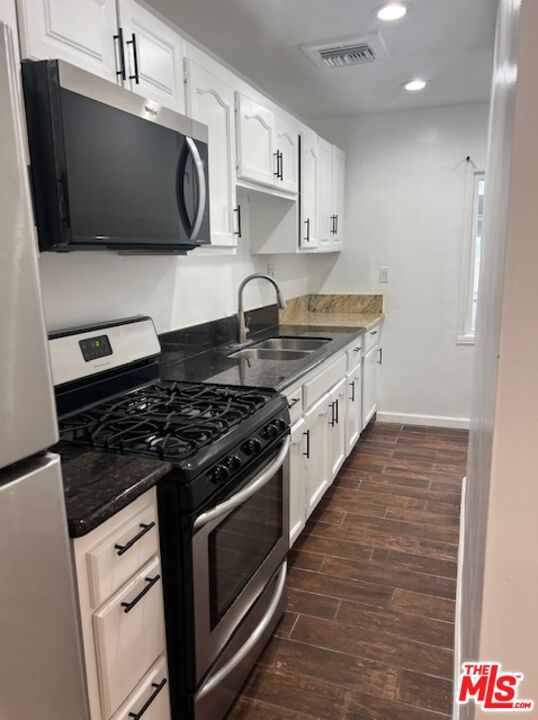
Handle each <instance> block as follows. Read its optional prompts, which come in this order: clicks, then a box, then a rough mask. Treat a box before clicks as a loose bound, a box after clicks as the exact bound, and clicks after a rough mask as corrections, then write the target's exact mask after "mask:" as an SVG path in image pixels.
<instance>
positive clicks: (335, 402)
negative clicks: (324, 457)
mask: <svg viewBox="0 0 538 720" xmlns="http://www.w3.org/2000/svg"><path fill="white" fill-rule="evenodd" d="M346 396H347V385H346V378H342V380H341V381H340V382H339V383H338V385H336V387H335V388H334V389H333V390H331V393H330V403H329V467H330V481H331V482H332V481H333V480H334V478H335V477H336V476H337V474H338V471H339V470H340V468H341V467H342V464H343V462H344V460H345V459H346V456H347V453H346Z"/></svg>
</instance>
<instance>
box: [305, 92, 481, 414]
mask: <svg viewBox="0 0 538 720" xmlns="http://www.w3.org/2000/svg"><path fill="white" fill-rule="evenodd" d="M487 118H488V108H487V105H483V104H480V105H462V106H452V107H445V108H435V109H428V110H417V111H407V112H397V113H382V114H376V115H362V116H356V117H349V118H341V119H338V120H329V121H323V122H318V123H316V129H317V130H318V132H319V133H320V134H322V135H324V136H325V137H327V138H329V139H330V140H332V141H333V142H335V143H336V144H337V145H339V146H340V147H342V148H343V149H344V150H345V151H346V154H347V157H346V168H347V170H346V173H347V174H346V204H345V238H346V241H345V249H344V251H343V253H342V254H341V255H340V256H329V257H325V258H320V257H314V258H311V260H310V274H309V283H310V289H311V291H321V292H366V293H368V292H382V293H383V294H384V297H385V311H386V314H387V318H386V321H385V329H384V336H383V349H384V367H383V372H382V381H381V389H380V401H379V409H380V417H383V418H384V419H393V420H397V421H407V422H423V423H426V424H430V423H438V424H442V425H450V424H452V425H465V424H466V423H467V422H468V418H469V415H470V392H471V374H472V361H473V347H470V346H459V345H457V344H456V337H457V325H458V304H459V280H460V267H461V255H462V240H463V227H464V215H465V212H464V205H465V202H464V198H465V176H466V172H468V170H466V168H465V163H464V162H462V161H463V160H464V158H465V157H466V156H467V155H471V157H472V159H473V161H474V162H475V163H476V164H477V165H479V166H483V165H484V162H485V147H486V139H487ZM458 165H459V166H458ZM455 166H458V167H457V168H455ZM380 266H388V268H389V283H388V284H379V282H378V271H379V267H380ZM408 415H412V416H418V417H407V416H408Z"/></svg>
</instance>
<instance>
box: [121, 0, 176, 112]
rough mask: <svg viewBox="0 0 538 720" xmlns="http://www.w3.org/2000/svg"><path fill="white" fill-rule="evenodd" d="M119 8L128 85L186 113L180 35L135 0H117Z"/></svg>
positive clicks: (150, 97) (146, 95) (147, 96)
mask: <svg viewBox="0 0 538 720" xmlns="http://www.w3.org/2000/svg"><path fill="white" fill-rule="evenodd" d="M118 10H119V22H120V25H121V27H122V28H123V34H124V40H125V62H126V66H127V83H128V86H129V87H130V88H131V90H132V91H133V92H136V93H138V94H139V95H142V96H143V97H146V98H149V99H150V100H154V101H155V102H158V103H161V104H162V105H166V107H169V108H171V109H172V110H175V111H176V112H179V113H185V89H184V83H183V39H182V37H181V35H179V34H178V33H177V32H176V31H175V30H173V29H172V28H171V27H170V26H169V25H167V24H166V23H164V22H163V21H162V20H160V19H159V18H158V17H156V16H155V15H154V14H153V13H151V12H149V11H148V10H146V9H145V8H144V7H142V5H139V4H138V3H137V2H135V0H118ZM137 79H138V82H137Z"/></svg>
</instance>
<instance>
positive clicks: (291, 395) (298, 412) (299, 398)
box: [282, 386, 303, 425]
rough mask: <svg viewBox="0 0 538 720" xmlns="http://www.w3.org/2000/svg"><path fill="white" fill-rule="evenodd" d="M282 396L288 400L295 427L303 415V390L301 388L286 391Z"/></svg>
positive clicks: (291, 420)
mask: <svg viewBox="0 0 538 720" xmlns="http://www.w3.org/2000/svg"><path fill="white" fill-rule="evenodd" d="M282 394H283V395H284V397H285V398H287V400H288V408H289V411H290V422H291V425H293V423H294V422H296V421H297V420H298V419H299V418H300V417H301V416H302V414H303V389H302V387H301V386H299V387H296V388H295V389H293V388H291V389H289V390H284V391H283V393H282Z"/></svg>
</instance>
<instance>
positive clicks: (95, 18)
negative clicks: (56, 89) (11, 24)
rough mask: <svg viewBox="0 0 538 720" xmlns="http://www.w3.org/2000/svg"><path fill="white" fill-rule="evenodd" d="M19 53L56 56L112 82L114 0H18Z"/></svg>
mask: <svg viewBox="0 0 538 720" xmlns="http://www.w3.org/2000/svg"><path fill="white" fill-rule="evenodd" d="M18 11H19V34H20V41H21V55H22V57H25V58H33V59H36V60H43V59H46V58H60V59H61V60H66V61H67V62H70V63H72V64H73V65H77V66H78V67H81V68H83V69H84V70H88V71H89V72H92V73H94V74H95V75H100V76H101V77H104V78H106V79H107V80H112V81H113V82H116V79H117V75H116V70H117V68H116V48H115V46H114V44H115V42H116V41H115V40H114V35H115V34H116V33H117V31H118V23H117V18H116V0H18Z"/></svg>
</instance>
